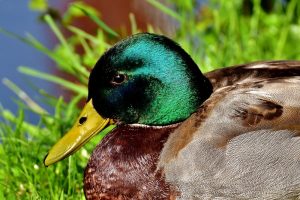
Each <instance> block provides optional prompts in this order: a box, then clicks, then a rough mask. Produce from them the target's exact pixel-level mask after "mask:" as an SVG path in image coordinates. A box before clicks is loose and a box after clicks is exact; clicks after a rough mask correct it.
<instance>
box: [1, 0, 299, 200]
mask: <svg viewBox="0 0 300 200" xmlns="http://www.w3.org/2000/svg"><path fill="white" fill-rule="evenodd" d="M148 2H149V4H150V5H152V6H154V7H156V8H157V9H159V10H161V11H162V12H164V13H165V14H166V15H169V16H170V17H171V18H172V19H174V20H175V21H176V23H177V24H176V26H177V29H176V32H175V33H173V36H172V38H173V39H174V40H175V41H177V42H178V43H179V44H180V45H181V46H182V47H183V48H184V49H185V50H186V51H187V52H188V53H190V54H191V56H192V57H193V58H194V59H195V61H196V62H197V63H198V64H199V66H200V68H201V70H202V71H204V72H206V71H210V70H212V69H215V68H219V67H224V66H229V65H234V64H240V63H246V62H250V61H256V60H275V59H294V60H297V59H298V60H299V59H300V47H299V45H298V44H299V43H300V18H299V16H300V15H299V14H300V2H299V1H297V0H292V1H290V3H289V4H287V5H286V6H283V5H281V4H279V3H277V4H275V6H274V9H273V11H272V12H270V13H266V12H265V11H263V10H262V9H261V7H260V1H258V0H255V1H253V2H254V7H253V12H252V14H251V15H246V14H243V9H242V1H226V0H221V1H217V0H212V1H210V4H209V5H208V6H207V7H203V8H202V9H201V10H199V9H198V10H197V9H196V10H195V8H194V3H193V2H194V1H179V0H174V1H172V5H173V6H172V9H171V8H169V7H167V6H165V5H163V4H161V3H159V2H158V1H156V0H148ZM278 2H279V1H278ZM80 15H87V16H89V17H90V19H91V20H92V21H93V22H95V24H97V25H98V26H99V29H98V31H97V32H96V33H95V34H93V35H91V34H89V33H87V32H85V31H84V30H81V29H79V28H77V27H74V26H72V25H71V24H70V23H68V22H69V21H70V19H71V18H72V16H73V17H74V16H80ZM70 16H71V17H70ZM128 17H129V19H130V22H131V29H132V30H131V32H132V33H137V32H139V27H138V26H137V25H136V22H135V17H134V15H132V14H131V15H130V16H128ZM44 20H45V22H46V23H47V24H48V25H49V27H50V28H51V30H52V31H53V34H54V35H55V36H56V37H57V39H58V41H59V43H58V45H57V46H56V47H55V48H54V49H47V48H46V47H45V46H44V45H43V44H42V43H40V42H39V41H38V40H36V39H35V37H34V36H32V35H27V36H25V37H23V36H20V35H16V34H13V33H10V32H8V31H6V30H3V29H0V32H2V33H4V34H6V35H8V36H10V37H14V38H16V39H18V40H21V41H22V42H25V43H27V44H28V45H30V46H32V47H34V48H36V49H37V50H39V51H41V52H43V53H44V54H45V55H47V56H49V58H51V59H52V60H53V61H54V62H55V63H56V67H57V68H58V69H59V70H61V71H63V72H64V73H66V74H68V75H69V76H72V77H73V78H74V80H75V81H72V82H71V81H68V80H66V79H64V78H61V77H57V76H54V75H51V74H45V73H43V72H39V71H37V70H33V69H31V68H30V67H25V66H20V67H19V72H21V73H23V74H25V75H26V76H32V77H33V78H42V79H44V80H45V81H51V82H54V83H56V84H58V85H60V86H62V87H65V88H66V89H67V90H69V91H71V92H72V93H73V95H74V97H73V98H72V100H71V101H70V102H66V101H65V100H64V99H63V98H58V99H57V98H55V97H52V96H49V95H48V94H46V93H41V96H43V98H44V99H45V101H46V102H47V103H48V104H50V105H51V107H52V108H53V114H49V113H47V112H46V111H45V110H44V109H43V108H42V107H41V106H39V102H32V101H31V100H29V99H28V98H26V95H25V97H24V94H23V93H22V92H25V91H22V87H20V86H16V85H14V84H13V83H12V82H11V81H13V80H4V83H5V84H6V85H8V87H10V88H11V89H12V90H13V92H14V93H16V94H17V95H18V96H20V101H19V102H18V103H19V105H20V108H19V112H18V113H17V114H14V113H12V112H10V111H9V110H7V109H5V108H2V107H0V113H1V114H0V117H1V119H0V158H1V159H0V199H70V197H71V198H72V199H84V195H83V190H82V186H83V185H82V179H83V171H84V167H85V166H86V163H87V161H88V157H89V154H90V153H91V151H92V149H93V148H94V147H95V146H96V144H97V143H98V142H99V140H100V139H101V137H103V135H104V134H105V133H103V134H101V135H99V136H97V137H96V138H94V139H93V140H92V141H91V142H90V143H88V144H87V145H85V147H84V148H82V149H81V150H80V151H79V152H78V153H76V154H75V155H73V156H71V157H69V158H68V159H66V160H64V161H61V162H59V163H57V164H55V165H53V166H50V167H48V168H45V167H44V166H43V159H44V156H45V155H46V153H47V152H48V150H49V149H50V147H51V146H52V145H53V144H54V143H55V142H56V141H57V140H58V139H59V138H61V136H62V134H63V133H65V132H66V131H67V130H68V128H70V126H71V125H72V124H73V121H74V120H75V118H76V116H77V114H78V113H79V109H78V102H80V101H82V99H85V98H86V96H87V83H88V76H89V70H90V69H91V68H92V67H93V64H94V63H95V62H96V60H97V59H98V57H99V55H101V54H102V53H104V51H105V50H106V49H107V48H109V47H110V46H111V45H112V43H113V42H116V41H118V40H120V39H121V38H120V35H122V34H119V33H117V32H116V31H115V30H112V29H111V28H109V27H108V26H107V25H106V24H105V22H103V21H101V19H100V18H99V17H98V15H97V13H96V12H95V10H94V9H93V8H90V7H86V6H85V5H84V4H82V3H80V4H72V5H71V7H70V8H69V10H68V11H67V12H66V13H65V14H64V16H62V22H61V24H60V25H59V24H58V23H56V22H55V21H54V19H52V18H51V16H49V15H46V16H45V17H44ZM62 25H64V28H66V29H67V30H68V31H70V32H71V33H72V36H71V37H69V38H65V36H64V35H63V34H62V30H61V26H62ZM148 27H149V29H148V31H149V32H160V30H157V29H156V27H152V26H151V25H149V26H148ZM78 46H79V47H81V48H82V49H83V54H82V55H79V54H77V53H76V47H78ZM12 94H13V93H12ZM22 97H24V98H22ZM25 110H31V111H32V112H35V113H37V114H38V115H40V122H39V123H38V124H31V123H29V122H27V121H26V119H25V116H24V111H25Z"/></svg>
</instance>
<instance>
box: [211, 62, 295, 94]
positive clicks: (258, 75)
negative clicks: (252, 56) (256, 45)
mask: <svg viewBox="0 0 300 200" xmlns="http://www.w3.org/2000/svg"><path fill="white" fill-rule="evenodd" d="M299 75H300V62H299V61H287V60H282V61H269V62H253V63H250V64H244V65H237V66H232V67H227V68H223V69H217V70H214V71H211V72H208V73H206V74H205V76H206V77H207V78H208V79H209V80H210V82H211V83H212V84H213V88H214V90H217V89H219V88H221V87H225V86H230V85H234V84H241V83H250V82H253V81H259V80H266V79H267V78H279V77H291V76H299Z"/></svg>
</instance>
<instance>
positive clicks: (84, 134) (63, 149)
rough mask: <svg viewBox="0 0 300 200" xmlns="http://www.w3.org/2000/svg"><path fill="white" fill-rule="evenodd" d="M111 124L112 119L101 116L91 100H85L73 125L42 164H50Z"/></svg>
mask: <svg viewBox="0 0 300 200" xmlns="http://www.w3.org/2000/svg"><path fill="white" fill-rule="evenodd" d="M109 124H112V120H110V119H108V118H102V117H101V116H100V115H99V114H98V113H97V111H96V110H95V108H94V106H93V103H92V100H90V101H89V102H87V104H86V105H85V107H84V108H83V110H82V112H81V113H80V115H79V117H78V119H77V120H76V122H75V124H74V126H73V127H72V128H71V130H70V131H69V132H68V133H67V134H65V135H64V136H63V137H62V138H61V139H60V140H59V141H58V142H57V143H56V144H55V145H54V146H53V147H52V148H51V149H50V151H49V153H48V154H47V155H46V157H45V160H44V164H45V165H46V166H49V165H52V164H53V163H56V162H58V161H60V160H62V159H64V158H66V157H68V156H70V155H71V154H73V153H75V152H76V151H77V150H78V149H80V148H81V147H82V146H83V145H84V144H85V143H86V142H88V141H89V140H90V139H91V138H92V137H93V136H95V135H96V134H97V133H98V132H100V131H101V130H102V129H104V128H105V127H106V126H107V125H109Z"/></svg>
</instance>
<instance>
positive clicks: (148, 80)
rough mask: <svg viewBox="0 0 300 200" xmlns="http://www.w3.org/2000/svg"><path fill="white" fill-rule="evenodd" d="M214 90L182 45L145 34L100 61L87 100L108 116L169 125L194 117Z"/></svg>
mask: <svg viewBox="0 0 300 200" xmlns="http://www.w3.org/2000/svg"><path fill="white" fill-rule="evenodd" d="M211 92H212V86H211V84H210V82H209V81H208V80H207V79H206V78H205V77H204V76H203V75H202V73H201V71H200V70H199V68H198V66H197V65H196V64H195V62H194V61H193V60H192V59H191V57H190V56H189V55H188V54H187V53H186V52H185V51H184V50H183V49H182V48H181V47H180V46H179V45H178V44H176V43H175V42H173V41H172V40H170V39H168V38H167V37H164V36H161V35H155V34H149V33H141V34H136V35H133V36H131V37H129V38H127V39H125V40H123V41H121V42H119V43H117V44H116V45H115V46H113V47H112V48H111V49H109V50H108V51H107V52H106V53H105V54H104V55H103V56H102V57H101V58H100V59H99V60H98V62H97V63H96V65H95V67H94V69H93V70H92V72H91V75H90V81H89V97H88V99H93V105H94V107H95V109H96V111H97V112H98V113H99V114H100V115H101V116H103V117H107V118H110V119H114V120H116V121H120V122H124V123H127V124H131V123H139V124H146V125H166V124H172V123H176V122H179V121H182V120H184V119H186V118H187V117H189V116H190V115H191V113H193V112H195V111H196V109H197V108H198V107H199V106H200V105H201V103H202V102H203V101H204V100H206V99H207V98H208V97H209V96H210V94H211Z"/></svg>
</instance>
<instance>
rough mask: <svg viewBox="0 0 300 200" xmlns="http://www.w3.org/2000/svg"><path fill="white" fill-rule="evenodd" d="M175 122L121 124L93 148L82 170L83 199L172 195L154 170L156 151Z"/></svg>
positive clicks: (159, 149)
mask: <svg viewBox="0 0 300 200" xmlns="http://www.w3.org/2000/svg"><path fill="white" fill-rule="evenodd" d="M177 126H178V124H175V125H171V126H166V127H164V128H160V127H149V126H139V125H122V126H119V127H118V128H117V129H115V130H113V131H112V132H111V133H109V135H107V136H106V137H105V138H104V139H103V140H102V141H101V143H100V144H99V145H98V146H97V147H96V149H95V150H94V152H93V154H92V156H91V158H90V161H89V163H88V166H87V167H86V170H85V178H84V191H85V195H86V198H87V199H93V200H96V199H120V200H121V199H122V200H123V199H157V200H159V199H173V197H174V196H175V192H174V191H172V188H171V187H170V185H169V184H167V183H166V182H165V181H164V176H163V174H162V173H161V171H156V163H157V161H158V157H159V153H160V151H161V149H162V147H163V144H164V143H165V141H166V139H167V138H168V136H169V134H170V133H171V132H172V131H173V130H174V129H175V128H176V127H177Z"/></svg>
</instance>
